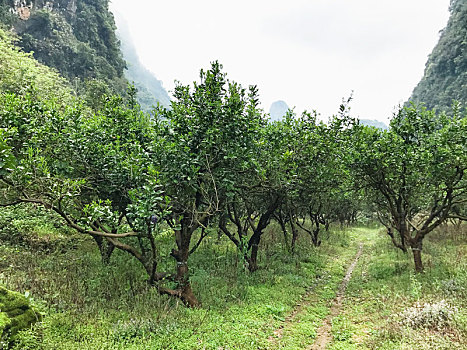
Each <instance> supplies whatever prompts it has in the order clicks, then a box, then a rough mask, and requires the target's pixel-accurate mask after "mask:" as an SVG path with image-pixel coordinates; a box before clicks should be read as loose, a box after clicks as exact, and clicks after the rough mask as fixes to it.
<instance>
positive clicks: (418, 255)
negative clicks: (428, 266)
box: [412, 248, 423, 273]
mask: <svg viewBox="0 0 467 350" xmlns="http://www.w3.org/2000/svg"><path fill="white" fill-rule="evenodd" d="M412 253H413V261H414V263H415V272H416V273H421V272H423V262H422V251H421V249H417V248H412Z"/></svg>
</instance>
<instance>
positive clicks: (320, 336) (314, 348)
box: [307, 243, 363, 350]
mask: <svg viewBox="0 0 467 350" xmlns="http://www.w3.org/2000/svg"><path fill="white" fill-rule="evenodd" d="M362 252H363V243H360V248H359V249H358V252H357V255H356V256H355V259H354V260H353V262H352V264H350V266H349V268H348V269H347V272H346V274H345V277H344V279H343V280H342V283H341V285H340V287H339V291H338V292H337V296H336V298H335V299H334V301H333V303H332V306H331V309H330V312H329V315H328V316H327V317H326V319H325V320H324V321H323V325H322V326H321V327H320V328H318V331H317V335H316V338H315V339H316V340H315V342H314V343H313V345H311V346H310V347H308V348H307V349H309V350H324V349H326V346H327V345H328V344H329V343H330V342H331V341H332V336H331V325H332V319H333V318H334V317H336V316H338V315H339V312H340V308H341V305H342V301H343V299H344V296H345V290H346V288H347V285H348V284H349V281H350V278H351V277H352V272H353V270H354V269H355V266H356V265H357V262H358V259H359V258H360V256H361V255H362Z"/></svg>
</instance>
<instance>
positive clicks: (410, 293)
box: [330, 227, 467, 349]
mask: <svg viewBox="0 0 467 350" xmlns="http://www.w3.org/2000/svg"><path fill="white" fill-rule="evenodd" d="M463 229H464V230H465V227H464V228H463ZM357 230H358V231H359V232H360V234H361V236H362V237H365V236H366V237H367V242H366V243H365V244H366V247H365V250H364V253H363V255H362V257H361V259H360V263H359V264H358V265H357V267H356V269H355V270H354V273H353V277H352V279H351V281H350V283H349V285H348V288H347V296H346V299H345V301H344V305H343V309H342V312H341V315H339V316H338V318H336V319H334V320H333V329H332V332H333V344H332V346H331V347H330V348H331V349H466V348H467V346H466V345H465V344H466V341H467V337H466V336H467V327H466V322H465V320H466V316H467V314H466V310H465V305H467V260H466V259H465V257H466V253H467V249H466V248H467V246H466V236H465V233H463V232H462V228H461V229H460V230H459V231H455V230H453V228H452V227H450V228H443V229H442V230H438V231H437V232H433V233H432V234H431V237H430V236H428V237H427V239H426V243H425V245H424V251H423V255H422V259H423V260H424V263H425V267H426V270H425V272H424V273H423V274H420V275H414V274H413V262H412V258H411V255H410V254H407V255H406V254H404V253H402V252H400V251H398V250H396V249H395V248H394V247H393V246H392V245H391V243H390V241H389V240H388V239H387V237H386V236H385V234H384V232H383V230H370V229H365V228H361V229H357ZM443 299H444V300H446V301H448V303H449V304H450V305H451V306H453V307H457V308H458V312H457V315H456V321H455V322H454V323H453V324H451V325H450V327H447V328H446V327H443V328H442V329H435V328H436V327H429V328H428V329H417V328H415V329H413V328H410V327H408V326H405V325H402V324H401V313H403V312H404V310H406V309H408V308H410V307H412V306H414V305H415V304H416V303H417V302H419V303H421V304H424V303H434V302H439V301H441V300H443Z"/></svg>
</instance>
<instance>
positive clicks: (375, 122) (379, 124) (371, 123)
mask: <svg viewBox="0 0 467 350" xmlns="http://www.w3.org/2000/svg"><path fill="white" fill-rule="evenodd" d="M360 124H361V125H366V126H374V127H375V128H378V129H382V130H387V129H388V126H387V125H386V124H385V123H383V122H380V121H379V120H376V119H374V120H371V119H360Z"/></svg>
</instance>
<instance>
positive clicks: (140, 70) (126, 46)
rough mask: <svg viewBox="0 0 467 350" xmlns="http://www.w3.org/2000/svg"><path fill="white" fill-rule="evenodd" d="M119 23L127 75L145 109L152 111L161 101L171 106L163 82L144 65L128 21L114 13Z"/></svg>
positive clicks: (119, 36) (164, 104)
mask: <svg viewBox="0 0 467 350" xmlns="http://www.w3.org/2000/svg"><path fill="white" fill-rule="evenodd" d="M114 15H115V21H116V24H117V36H118V38H119V39H120V43H121V49H122V54H123V58H124V60H125V61H126V62H127V69H126V70H125V71H124V74H125V77H126V78H127V79H128V81H129V82H130V83H134V85H135V87H136V89H137V90H138V93H137V98H138V102H139V103H140V105H141V108H142V109H143V110H144V111H147V112H150V110H151V109H152V106H155V105H157V103H160V104H161V105H162V106H164V107H169V106H170V97H169V94H168V93H167V91H166V90H165V89H164V87H163V86H162V82H161V81H160V80H158V79H157V78H156V77H155V75H154V74H153V73H152V72H151V71H149V70H148V69H147V68H146V67H144V66H143V64H142V63H141V61H140V60H139V57H138V55H137V53H136V48H135V46H134V44H133V40H132V38H131V34H130V30H129V28H128V24H127V22H126V21H125V20H124V18H123V17H122V15H121V14H119V13H118V12H115V13H114Z"/></svg>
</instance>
